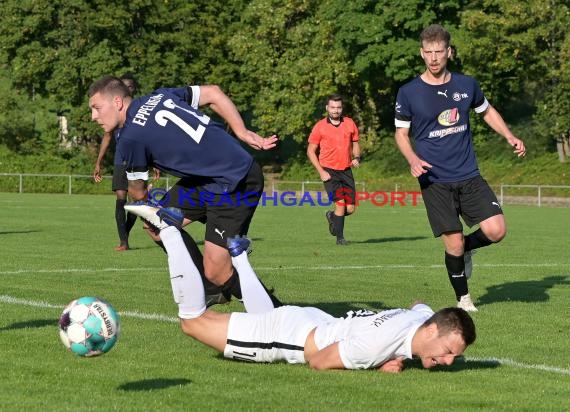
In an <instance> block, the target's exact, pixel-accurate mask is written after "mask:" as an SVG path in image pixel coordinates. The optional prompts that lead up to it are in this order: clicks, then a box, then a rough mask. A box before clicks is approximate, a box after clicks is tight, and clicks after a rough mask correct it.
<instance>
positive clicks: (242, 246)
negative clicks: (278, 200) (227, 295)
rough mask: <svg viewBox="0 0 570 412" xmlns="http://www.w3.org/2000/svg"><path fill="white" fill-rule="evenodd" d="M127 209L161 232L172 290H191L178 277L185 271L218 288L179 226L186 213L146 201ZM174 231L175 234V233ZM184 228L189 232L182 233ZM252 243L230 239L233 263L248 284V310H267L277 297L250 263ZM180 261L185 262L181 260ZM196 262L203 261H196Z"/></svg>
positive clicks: (212, 287)
mask: <svg viewBox="0 0 570 412" xmlns="http://www.w3.org/2000/svg"><path fill="white" fill-rule="evenodd" d="M125 209H126V210H128V211H130V212H131V213H134V214H136V215H138V216H140V217H141V218H143V220H145V221H146V222H148V223H149V224H150V225H151V226H153V227H154V228H156V229H157V231H158V233H159V235H160V240H161V241H162V244H163V246H164V249H165V251H166V253H167V255H168V264H169V269H170V272H171V281H172V282H173V284H172V287H173V291H184V293H188V292H189V291H188V290H185V288H183V287H182V286H180V285H186V284H185V283H182V280H177V279H183V277H184V275H186V276H187V277H188V276H191V277H192V278H196V277H199V278H200V279H201V283H202V285H204V287H201V289H203V290H204V289H210V291H212V290H215V289H214V288H219V287H218V286H216V285H213V284H211V283H210V282H208V281H207V279H205V276H204V272H203V269H202V271H200V269H199V267H198V266H201V259H199V257H200V256H201V253H200V251H199V249H198V247H197V245H196V244H195V242H194V241H193V239H192V238H191V237H190V235H188V234H187V233H186V232H184V231H183V230H181V229H180V227H181V226H182V222H183V220H184V215H183V214H182V212H181V211H180V210H179V209H176V208H170V207H169V208H158V207H155V206H152V205H149V204H148V203H144V202H137V203H133V204H130V205H126V206H125ZM173 232H174V233H175V234H172V233H173ZM183 232H184V233H186V235H183V234H182V233H183ZM165 236H166V239H165ZM171 239H175V241H172V242H171ZM189 242H191V243H189ZM249 244H250V241H249V240H248V239H246V238H239V237H238V238H233V239H229V240H228V250H229V252H230V256H231V260H232V265H233V267H234V268H235V270H236V271H237V273H238V274H239V278H237V276H236V278H237V279H236V280H237V284H238V285H239V284H242V283H243V282H244V281H245V282H246V285H244V288H245V287H247V288H248V292H247V293H245V292H242V290H241V288H240V295H242V294H243V295H244V296H243V302H244V306H245V309H246V311H247V312H256V313H257V312H266V311H269V310H271V309H273V308H274V301H273V299H272V297H271V296H270V294H269V293H268V291H267V289H266V288H265V286H264V285H263V284H262V283H261V281H260V280H259V279H258V278H257V276H256V274H255V272H254V271H253V268H252V267H251V264H250V263H249V259H248V257H247V250H248V248H249ZM189 245H190V247H189ZM191 251H194V256H191ZM180 262H184V263H183V264H182V263H180ZM196 262H200V263H198V264H196ZM173 273H180V274H182V276H181V277H177V276H180V275H176V276H175V275H173ZM175 286H176V287H175ZM186 286H187V285H186ZM202 293H203V292H202ZM253 295H258V296H253ZM176 299H177V297H176V295H175V300H176ZM274 299H276V298H274ZM203 300H204V302H205V303H204V304H205V305H206V304H209V305H211V304H214V303H217V302H213V303H212V301H211V298H210V300H209V301H208V302H207V301H206V297H204V298H203ZM279 303H280V302H279ZM209 305H208V306H209ZM181 310H182V309H181Z"/></svg>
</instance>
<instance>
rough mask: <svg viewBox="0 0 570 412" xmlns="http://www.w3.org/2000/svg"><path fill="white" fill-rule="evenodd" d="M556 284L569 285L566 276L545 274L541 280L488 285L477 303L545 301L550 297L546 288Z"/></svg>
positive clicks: (569, 281) (569, 282)
mask: <svg viewBox="0 0 570 412" xmlns="http://www.w3.org/2000/svg"><path fill="white" fill-rule="evenodd" d="M558 285H570V280H568V276H561V275H559V276H547V277H545V278H544V279H542V280H525V281H520V282H507V283H503V284H501V285H494V286H489V287H488V288H487V293H485V294H484V295H483V296H481V297H480V298H479V299H478V301H477V304H478V305H488V304H491V303H496V302H546V301H547V300H549V299H550V296H549V295H548V293H547V292H548V290H549V289H552V288H553V287H554V286H558Z"/></svg>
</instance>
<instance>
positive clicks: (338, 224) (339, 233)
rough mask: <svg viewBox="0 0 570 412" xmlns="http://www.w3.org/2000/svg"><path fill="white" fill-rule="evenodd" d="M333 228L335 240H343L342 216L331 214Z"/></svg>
mask: <svg viewBox="0 0 570 412" xmlns="http://www.w3.org/2000/svg"><path fill="white" fill-rule="evenodd" d="M333 221H334V228H335V231H336V238H337V239H344V215H343V216H337V215H335V214H334V213H333Z"/></svg>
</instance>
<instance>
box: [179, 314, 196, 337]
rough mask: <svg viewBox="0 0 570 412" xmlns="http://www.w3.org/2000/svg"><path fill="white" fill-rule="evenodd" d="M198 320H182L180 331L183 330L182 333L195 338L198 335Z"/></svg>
mask: <svg viewBox="0 0 570 412" xmlns="http://www.w3.org/2000/svg"><path fill="white" fill-rule="evenodd" d="M196 319H197V318H191V319H183V318H180V329H181V330H182V333H184V334H185V335H188V336H191V337H194V336H195V334H196V325H197V323H198V322H196Z"/></svg>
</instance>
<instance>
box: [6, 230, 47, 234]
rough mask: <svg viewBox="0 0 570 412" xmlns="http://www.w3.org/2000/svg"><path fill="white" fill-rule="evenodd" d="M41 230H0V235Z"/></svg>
mask: <svg viewBox="0 0 570 412" xmlns="http://www.w3.org/2000/svg"><path fill="white" fill-rule="evenodd" d="M37 232H41V230H7V231H5V232H0V235H18V234H21V233H37Z"/></svg>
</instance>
